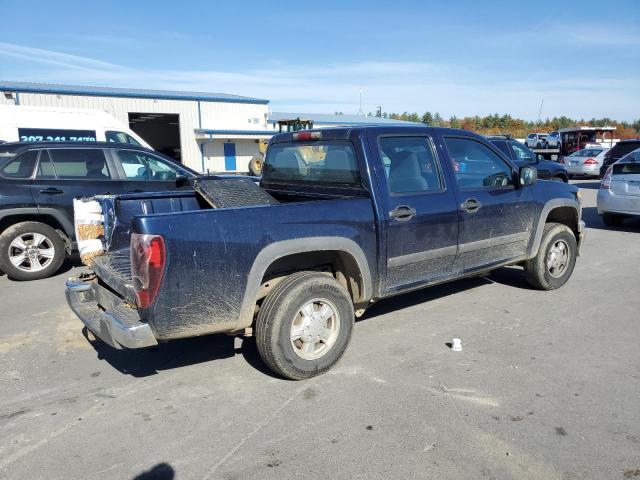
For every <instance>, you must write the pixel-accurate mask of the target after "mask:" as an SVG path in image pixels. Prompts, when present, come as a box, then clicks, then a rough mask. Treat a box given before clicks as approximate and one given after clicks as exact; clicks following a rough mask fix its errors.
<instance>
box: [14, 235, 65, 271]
mask: <svg viewBox="0 0 640 480" xmlns="http://www.w3.org/2000/svg"><path fill="white" fill-rule="evenodd" d="M55 254H56V250H55V247H54V246H53V242H52V241H51V239H50V238H47V237H45V236H44V235H42V234H41V233H34V232H29V233H23V234H22V235H19V236H17V237H16V238H14V239H13V241H12V242H11V243H10V244H9V261H10V262H11V264H12V265H13V266H14V267H16V268H17V269H18V270H22V271H23V272H38V271H40V270H42V269H44V268H47V267H48V266H49V265H50V264H51V262H53V259H54V257H55Z"/></svg>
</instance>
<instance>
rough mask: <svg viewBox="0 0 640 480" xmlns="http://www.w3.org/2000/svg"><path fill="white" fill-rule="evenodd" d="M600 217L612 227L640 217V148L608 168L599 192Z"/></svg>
mask: <svg viewBox="0 0 640 480" xmlns="http://www.w3.org/2000/svg"><path fill="white" fill-rule="evenodd" d="M598 215H601V216H602V220H603V221H604V223H605V224H606V225H607V226H610V227H615V226H618V225H620V224H621V223H622V221H623V220H624V219H625V218H628V217H634V216H640V148H639V149H637V150H634V151H633V152H631V153H628V154H627V155H625V156H624V157H622V158H621V159H620V160H618V161H617V162H616V163H614V164H613V165H611V166H609V167H608V168H607V172H606V173H605V175H604V178H603V179H602V183H601V184H600V189H599V190H598Z"/></svg>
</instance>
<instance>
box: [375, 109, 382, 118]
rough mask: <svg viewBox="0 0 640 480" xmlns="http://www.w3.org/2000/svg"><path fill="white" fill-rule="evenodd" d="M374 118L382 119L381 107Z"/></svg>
mask: <svg viewBox="0 0 640 480" xmlns="http://www.w3.org/2000/svg"><path fill="white" fill-rule="evenodd" d="M376 117H378V118H382V106H378V111H377V112H376Z"/></svg>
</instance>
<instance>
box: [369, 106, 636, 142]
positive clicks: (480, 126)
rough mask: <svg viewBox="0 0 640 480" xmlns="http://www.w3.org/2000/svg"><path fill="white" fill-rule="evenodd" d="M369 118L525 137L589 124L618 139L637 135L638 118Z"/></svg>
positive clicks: (410, 115)
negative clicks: (611, 131)
mask: <svg viewBox="0 0 640 480" xmlns="http://www.w3.org/2000/svg"><path fill="white" fill-rule="evenodd" d="M367 116H368V117H382V118H391V119H394V120H405V121H410V122H421V123H425V124H427V125H430V126H434V127H450V128H462V129H465V130H471V131H473V132H476V133H479V134H481V135H491V134H498V133H503V134H510V135H512V136H513V137H515V138H524V137H526V136H527V135H528V134H529V133H532V132H552V131H554V130H558V129H560V128H567V127H574V126H590V127H615V128H616V133H615V136H616V137H617V138H635V137H638V136H639V135H640V118H638V119H637V120H635V121H634V122H619V121H617V120H613V119H611V118H606V117H605V118H592V119H591V120H585V119H584V118H581V119H579V120H576V119H574V118H569V117H565V116H562V117H553V118H546V119H545V120H542V121H540V122H531V121H528V120H523V119H521V118H514V117H512V116H511V115H509V114H504V115H499V114H497V113H494V114H493V115H487V116H485V117H480V116H478V115H476V116H473V117H463V118H458V117H456V116H455V115H454V116H451V117H450V118H449V119H444V118H443V117H442V116H441V115H440V114H439V113H437V112H436V113H431V112H425V113H424V114H423V115H419V114H418V113H409V112H404V113H387V112H381V111H378V112H377V113H376V114H373V113H369V114H368V115H367Z"/></svg>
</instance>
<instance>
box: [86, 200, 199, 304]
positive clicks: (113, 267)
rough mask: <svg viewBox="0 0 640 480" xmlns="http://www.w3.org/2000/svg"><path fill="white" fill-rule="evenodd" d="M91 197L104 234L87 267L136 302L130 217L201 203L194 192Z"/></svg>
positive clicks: (196, 206)
mask: <svg viewBox="0 0 640 480" xmlns="http://www.w3.org/2000/svg"><path fill="white" fill-rule="evenodd" d="M92 200H94V201H96V202H98V203H99V204H100V208H101V210H102V225H103V227H104V234H103V236H102V237H101V240H102V248H103V252H102V254H101V255H98V256H96V257H93V258H92V259H91V262H90V266H91V267H92V268H93V270H94V271H95V273H96V274H97V275H98V278H99V279H100V281H101V282H102V283H103V284H105V285H106V286H108V287H109V288H110V289H111V290H113V291H115V292H117V293H119V294H120V295H121V296H122V297H123V298H125V299H127V300H128V301H130V302H131V303H135V292H134V289H133V285H132V280H131V259H130V254H129V248H130V242H131V239H130V236H131V219H132V218H133V217H135V216H136V215H151V214H155V213H173V212H181V211H188V210H199V209H200V208H201V204H200V202H199V200H198V199H197V197H196V194H195V193H194V192H193V191H187V192H176V191H172V192H158V193H144V194H131V195H120V196H115V195H98V196H95V197H93V198H92ZM76 213H77V212H76Z"/></svg>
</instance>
